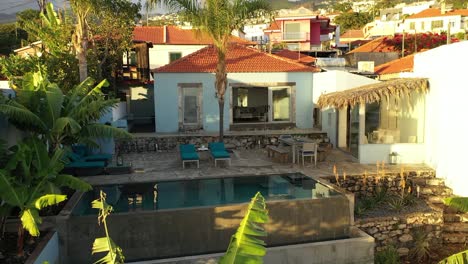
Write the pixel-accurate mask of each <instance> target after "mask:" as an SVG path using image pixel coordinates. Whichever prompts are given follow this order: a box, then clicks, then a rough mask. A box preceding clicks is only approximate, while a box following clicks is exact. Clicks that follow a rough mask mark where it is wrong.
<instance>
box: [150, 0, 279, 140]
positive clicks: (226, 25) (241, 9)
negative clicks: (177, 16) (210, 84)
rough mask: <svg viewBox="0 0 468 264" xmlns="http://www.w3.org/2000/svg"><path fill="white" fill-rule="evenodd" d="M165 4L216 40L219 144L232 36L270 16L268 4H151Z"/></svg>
mask: <svg viewBox="0 0 468 264" xmlns="http://www.w3.org/2000/svg"><path fill="white" fill-rule="evenodd" d="M150 2H156V3H158V2H163V3H164V4H166V5H167V6H168V7H170V8H173V9H177V10H181V12H182V19H183V20H185V21H188V22H190V23H191V24H192V25H193V26H194V27H195V28H196V29H198V30H199V31H200V32H201V33H205V34H207V35H209V36H210V37H211V38H212V39H213V44H214V47H215V48H216V52H217V56H218V62H217V65H216V73H215V89H216V91H215V92H216V94H215V95H216V97H217V98H218V106H219V141H220V142H222V141H223V136H224V95H225V93H226V86H227V72H226V54H227V53H228V48H229V45H230V43H229V42H230V39H231V33H232V32H233V31H234V30H240V29H242V27H243V26H244V24H245V23H246V22H247V19H251V18H256V17H260V16H262V15H269V12H270V5H269V3H268V1H266V0H206V1H197V0H151V1H150Z"/></svg>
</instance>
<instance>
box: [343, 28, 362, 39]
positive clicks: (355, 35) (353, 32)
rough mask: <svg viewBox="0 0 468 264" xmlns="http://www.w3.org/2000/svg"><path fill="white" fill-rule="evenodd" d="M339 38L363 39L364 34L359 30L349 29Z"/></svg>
mask: <svg viewBox="0 0 468 264" xmlns="http://www.w3.org/2000/svg"><path fill="white" fill-rule="evenodd" d="M340 38H364V32H362V30H360V29H351V30H348V31H346V32H345V33H343V34H342V35H341V36H340Z"/></svg>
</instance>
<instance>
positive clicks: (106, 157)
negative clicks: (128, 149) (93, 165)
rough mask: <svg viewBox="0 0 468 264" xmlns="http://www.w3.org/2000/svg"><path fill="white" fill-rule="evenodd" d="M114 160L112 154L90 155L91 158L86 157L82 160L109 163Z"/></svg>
mask: <svg viewBox="0 0 468 264" xmlns="http://www.w3.org/2000/svg"><path fill="white" fill-rule="evenodd" d="M111 159H112V155H111V154H95V155H89V156H84V157H83V158H82V160H84V161H108V160H111Z"/></svg>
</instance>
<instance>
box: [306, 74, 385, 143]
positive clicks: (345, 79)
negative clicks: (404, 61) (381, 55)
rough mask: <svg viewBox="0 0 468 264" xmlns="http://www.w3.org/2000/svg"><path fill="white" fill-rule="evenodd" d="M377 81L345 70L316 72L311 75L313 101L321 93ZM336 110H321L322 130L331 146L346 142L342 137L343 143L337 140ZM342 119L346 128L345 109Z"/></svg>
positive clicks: (343, 132)
mask: <svg viewBox="0 0 468 264" xmlns="http://www.w3.org/2000/svg"><path fill="white" fill-rule="evenodd" d="M378 82H379V81H376V80H374V79H370V78H367V77H364V76H360V75H356V74H352V73H349V72H345V71H328V72H320V73H316V74H314V75H313V90H314V92H313V102H314V104H316V103H317V100H318V98H319V97H320V95H321V94H325V93H332V92H337V91H344V90H347V89H351V88H356V87H359V86H363V85H367V84H372V83H378ZM338 112H339V111H338V110H333V109H324V110H323V111H322V131H323V132H326V133H327V135H328V137H329V138H330V142H331V143H333V146H340V145H343V144H346V138H344V143H343V140H341V142H337V135H338V129H337V126H336V123H337V121H336V119H337V118H338V115H337V113H338ZM342 119H343V116H342ZM344 120H345V121H344V125H342V127H344V128H346V111H345V112H344ZM340 131H341V132H342V133H341V135H345V133H346V130H343V129H342V130H340ZM337 143H340V144H337Z"/></svg>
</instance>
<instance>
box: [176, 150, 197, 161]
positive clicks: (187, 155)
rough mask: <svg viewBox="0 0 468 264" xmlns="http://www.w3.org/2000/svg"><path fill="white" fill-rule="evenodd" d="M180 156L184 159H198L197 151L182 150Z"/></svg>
mask: <svg viewBox="0 0 468 264" xmlns="http://www.w3.org/2000/svg"><path fill="white" fill-rule="evenodd" d="M180 156H181V157H182V159H183V160H197V159H198V154H197V153H196V152H181V153H180Z"/></svg>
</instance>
